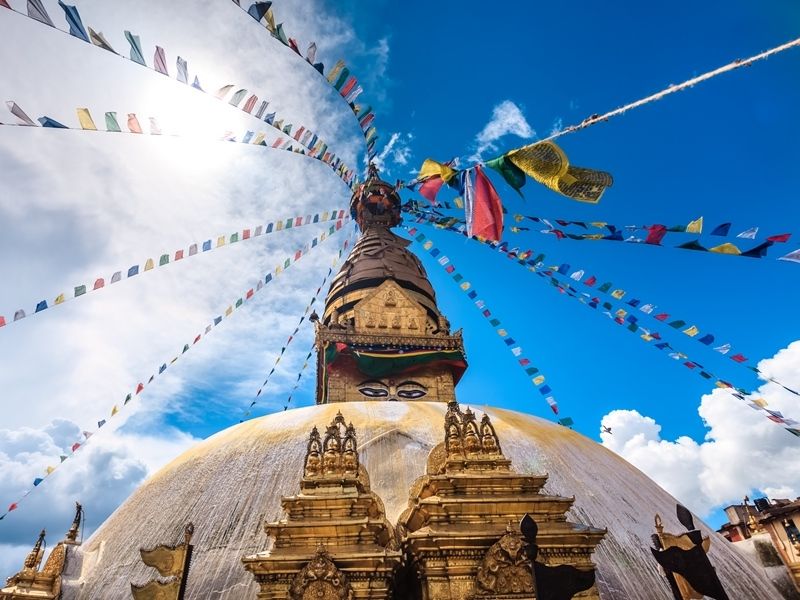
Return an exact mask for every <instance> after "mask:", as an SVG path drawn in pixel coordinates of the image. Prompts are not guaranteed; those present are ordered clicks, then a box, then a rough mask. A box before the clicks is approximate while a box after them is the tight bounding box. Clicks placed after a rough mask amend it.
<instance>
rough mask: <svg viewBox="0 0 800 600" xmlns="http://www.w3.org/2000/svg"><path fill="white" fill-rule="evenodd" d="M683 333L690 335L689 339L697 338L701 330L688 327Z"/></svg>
mask: <svg viewBox="0 0 800 600" xmlns="http://www.w3.org/2000/svg"><path fill="white" fill-rule="evenodd" d="M683 333H685V334H686V335H688V336H689V337H694V336H696V335H697V334H698V333H700V330H699V329H698V328H697V327H696V326H694V325H692V326H690V327H687V328H686V329H684V330H683Z"/></svg>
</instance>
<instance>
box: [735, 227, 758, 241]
mask: <svg viewBox="0 0 800 600" xmlns="http://www.w3.org/2000/svg"><path fill="white" fill-rule="evenodd" d="M756 235H758V227H751V228H750V229H745V230H744V231H743V232H742V233H740V234H739V235H737V236H736V237H737V238H744V239H746V240H754V239H756Z"/></svg>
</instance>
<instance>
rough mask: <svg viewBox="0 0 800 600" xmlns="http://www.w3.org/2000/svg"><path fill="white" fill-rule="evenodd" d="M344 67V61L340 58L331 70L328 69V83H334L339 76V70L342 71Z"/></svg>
mask: <svg viewBox="0 0 800 600" xmlns="http://www.w3.org/2000/svg"><path fill="white" fill-rule="evenodd" d="M342 69H344V61H343V60H338V61H337V62H336V64H335V65H333V68H332V69H331V70H330V71H328V83H330V84H331V85H333V83H334V82H335V81H336V79H337V78H338V77H339V71H341V70H342Z"/></svg>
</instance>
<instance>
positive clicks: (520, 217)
mask: <svg viewBox="0 0 800 600" xmlns="http://www.w3.org/2000/svg"><path fill="white" fill-rule="evenodd" d="M524 218H525V217H524V216H523V215H521V214H519V213H518V214H516V215H514V220H515V221H516V222H517V223H519V222H520V221H522V219H524Z"/></svg>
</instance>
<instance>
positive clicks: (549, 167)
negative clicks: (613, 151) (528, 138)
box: [506, 142, 614, 204]
mask: <svg viewBox="0 0 800 600" xmlns="http://www.w3.org/2000/svg"><path fill="white" fill-rule="evenodd" d="M506 157H507V158H508V160H510V161H511V162H512V163H513V164H514V165H516V166H517V167H519V168H520V169H521V170H522V171H523V172H524V173H526V174H527V175H528V176H530V177H532V178H533V179H535V180H536V181H538V182H539V183H541V184H542V185H544V186H546V187H548V188H550V189H551V190H553V191H554V192H558V193H559V194H563V195H564V196H567V197H568V198H572V199H573V200H578V201H580V202H590V203H592V204H596V203H597V202H599V201H600V198H601V197H602V195H603V192H604V191H605V189H606V188H607V187H611V185H612V184H613V181H614V180H613V178H612V177H611V174H610V173H605V172H603V171H594V170H591V169H584V168H582V167H573V166H571V165H570V164H569V161H568V160H567V157H566V155H565V154H564V152H563V150H561V148H559V147H558V146H557V145H556V144H554V143H553V142H539V143H536V144H531V145H529V146H525V147H523V148H518V149H516V150H512V151H511V152H509V153H508V154H506Z"/></svg>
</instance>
